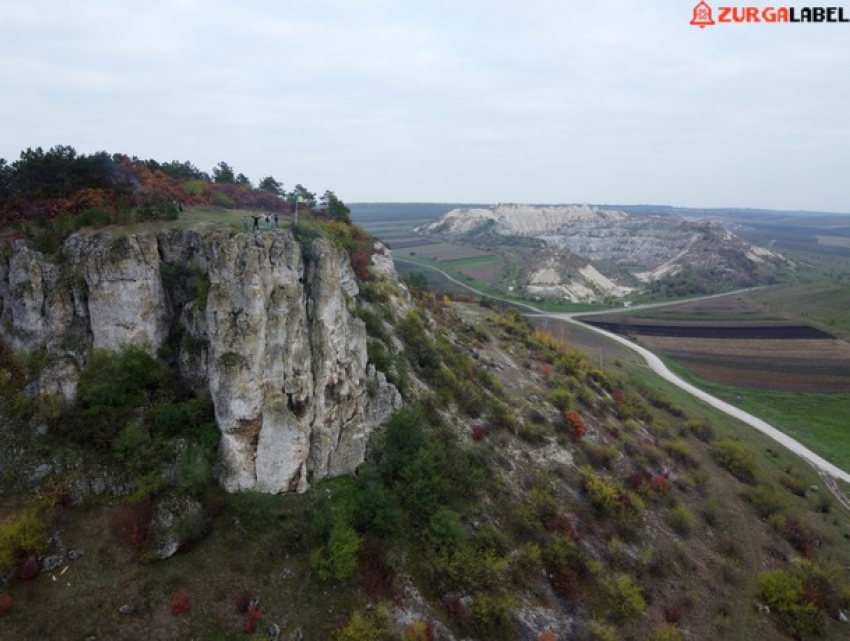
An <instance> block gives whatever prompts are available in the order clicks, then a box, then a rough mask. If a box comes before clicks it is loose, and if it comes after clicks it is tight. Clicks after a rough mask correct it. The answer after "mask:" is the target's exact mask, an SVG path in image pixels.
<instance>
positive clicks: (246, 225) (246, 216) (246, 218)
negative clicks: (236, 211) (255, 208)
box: [242, 214, 248, 232]
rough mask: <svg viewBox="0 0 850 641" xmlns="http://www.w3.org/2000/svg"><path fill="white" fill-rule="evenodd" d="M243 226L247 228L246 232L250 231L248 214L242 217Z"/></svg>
mask: <svg viewBox="0 0 850 641" xmlns="http://www.w3.org/2000/svg"><path fill="white" fill-rule="evenodd" d="M242 226H243V227H244V228H245V231H246V232H247V231H248V214H245V215H244V216H242Z"/></svg>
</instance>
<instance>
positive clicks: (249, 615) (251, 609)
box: [245, 603, 263, 634]
mask: <svg viewBox="0 0 850 641" xmlns="http://www.w3.org/2000/svg"><path fill="white" fill-rule="evenodd" d="M262 618H263V611H262V610H261V609H260V608H257V607H255V606H254V604H253V603H249V604H248V609H247V610H246V612H245V632H246V633H248V634H254V633H255V632H256V631H257V621H259V620H260V619H262Z"/></svg>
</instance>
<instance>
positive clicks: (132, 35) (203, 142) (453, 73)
mask: <svg viewBox="0 0 850 641" xmlns="http://www.w3.org/2000/svg"><path fill="white" fill-rule="evenodd" d="M694 4H695V1H694V0H594V1H593V2H585V1H582V2H579V1H578V0H522V2H520V1H519V0H514V1H507V0H504V1H503V0H453V1H451V2H445V1H443V0H430V1H428V2H421V1H418V0H416V1H414V0H407V1H405V0H298V1H297V2H296V1H286V0H274V1H265V0H257V1H254V0H242V1H241V2H234V1H223V0H222V1H212V0H210V1H206V0H167V1H165V0H163V1H157V0H147V1H146V2H134V3H130V2H116V1H115V0H110V1H101V0H75V1H74V2H71V1H70V0H68V1H60V0H55V1H42V0H27V2H23V1H13V0H10V1H6V2H2V3H0V157H4V158H6V159H7V160H9V161H12V160H15V159H17V158H18V156H19V154H20V152H21V150H22V149H25V148H27V147H36V146H42V147H44V148H49V147H52V146H54V145H56V144H67V145H72V146H74V147H75V148H76V149H77V150H78V151H80V152H83V153H92V152H95V151H99V150H105V151H108V152H111V153H114V152H121V153H127V154H129V155H136V156H139V157H141V158H154V159H156V160H159V161H163V162H164V161H169V160H180V161H183V160H190V161H192V162H193V163H194V164H195V165H197V166H198V167H200V168H201V169H203V170H205V171H210V170H211V169H212V167H213V166H214V165H215V164H216V163H217V162H218V161H220V160H224V161H226V162H228V163H229V164H230V165H231V166H233V167H234V169H235V170H236V171H237V172H242V173H245V174H246V175H247V176H248V177H249V178H251V179H252V180H253V181H254V182H255V183H256V182H258V180H259V179H260V178H262V177H263V176H267V175H272V176H274V177H275V178H277V179H278V180H281V181H282V182H283V183H284V185H285V187H286V188H290V187H292V186H293V185H294V184H295V183H297V182H300V183H303V184H304V185H305V186H306V187H308V188H309V189H311V190H312V191H316V192H318V193H322V192H323V191H324V190H325V189H332V190H334V191H335V192H336V193H337V195H338V196H339V197H340V198H342V199H343V200H345V201H349V202H356V201H365V200H370V201H371V200H374V201H439V202H457V201H460V202H549V203H552V202H588V203H616V204H638V203H652V204H671V205H681V206H695V207H709V206H741V207H767V208H778V209H810V210H823V211H839V212H850V24H819V25H790V24H789V25H775V24H774V25H769V24H758V25H756V24H742V25H717V26H715V27H709V28H706V29H698V28H696V27H693V26H690V25H689V24H688V22H689V20H690V19H691V14H692V8H693V5H694ZM710 4H712V6H717V3H714V2H710ZM726 4H730V3H726ZM740 4H757V3H753V2H750V1H749V0H748V1H747V2H741V3H740ZM766 4H769V3H766ZM787 4H794V3H793V2H789V3H787ZM797 4H799V2H798V3H797ZM807 4H815V3H807ZM826 4H831V5H837V4H839V3H837V2H835V1H834V0H831V2H829V3H826ZM843 5H844V6H845V12H846V13H847V15H848V16H849V17H850V3H848V2H844V3H843ZM765 6H766V5H765ZM715 17H717V16H716V11H715Z"/></svg>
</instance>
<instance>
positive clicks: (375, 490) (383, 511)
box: [354, 465, 402, 538]
mask: <svg viewBox="0 0 850 641" xmlns="http://www.w3.org/2000/svg"><path fill="white" fill-rule="evenodd" d="M355 505H356V508H355V511H354V525H355V527H356V528H357V531H358V532H360V533H361V534H370V535H373V536H376V537H378V538H388V537H392V536H395V535H396V534H398V533H399V532H400V531H401V522H402V512H401V507H400V506H399V503H398V498H397V497H396V495H395V494H394V493H393V492H392V491H391V490H390V489H389V488H388V487H386V486H385V485H384V484H383V483H382V482H381V478H380V476H379V475H378V473H377V470H376V469H375V468H373V467H370V466H368V465H364V466H363V467H361V469H360V470H359V473H358V475H357V482H356V496H355Z"/></svg>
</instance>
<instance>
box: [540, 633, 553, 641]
mask: <svg viewBox="0 0 850 641" xmlns="http://www.w3.org/2000/svg"><path fill="white" fill-rule="evenodd" d="M537 641H558V637H556V636H555V635H554V634H553V633H552V632H541V633H540V636H539V637H537Z"/></svg>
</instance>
